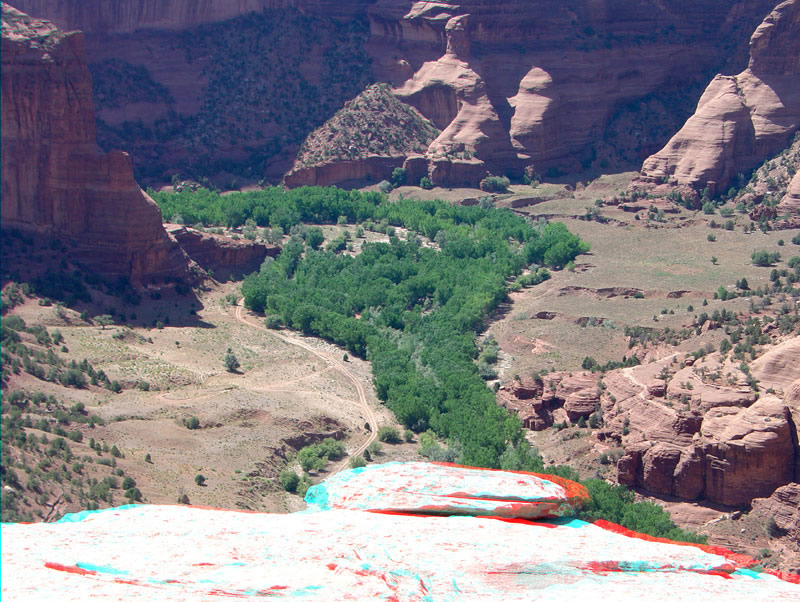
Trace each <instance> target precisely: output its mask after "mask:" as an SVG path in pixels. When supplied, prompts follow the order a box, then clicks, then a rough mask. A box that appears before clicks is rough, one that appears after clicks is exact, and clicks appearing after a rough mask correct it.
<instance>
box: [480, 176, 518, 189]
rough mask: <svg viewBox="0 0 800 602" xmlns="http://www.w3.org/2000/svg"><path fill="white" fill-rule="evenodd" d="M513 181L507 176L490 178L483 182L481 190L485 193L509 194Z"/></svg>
mask: <svg viewBox="0 0 800 602" xmlns="http://www.w3.org/2000/svg"><path fill="white" fill-rule="evenodd" d="M510 184H511V181H510V180H509V179H508V178H507V177H505V176H488V177H486V178H484V179H483V180H481V183H480V189H481V190H483V191H484V192H508V187H509V185H510Z"/></svg>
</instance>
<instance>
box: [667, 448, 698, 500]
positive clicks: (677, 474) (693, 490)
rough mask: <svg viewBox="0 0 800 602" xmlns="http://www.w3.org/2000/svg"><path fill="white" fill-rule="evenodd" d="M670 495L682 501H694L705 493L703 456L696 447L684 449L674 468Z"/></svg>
mask: <svg viewBox="0 0 800 602" xmlns="http://www.w3.org/2000/svg"><path fill="white" fill-rule="evenodd" d="M673 475H674V478H673V482H672V495H675V496H677V497H679V498H682V499H684V500H696V499H699V498H701V497H702V496H703V493H704V491H705V454H704V453H703V450H702V449H701V448H699V447H697V446H693V447H689V448H684V449H683V450H682V451H681V459H680V461H679V462H678V465H677V466H676V467H675V471H674V473H673Z"/></svg>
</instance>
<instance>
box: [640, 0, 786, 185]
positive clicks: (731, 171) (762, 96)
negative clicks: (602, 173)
mask: <svg viewBox="0 0 800 602" xmlns="http://www.w3.org/2000/svg"><path fill="white" fill-rule="evenodd" d="M798 82H800V0H787V1H785V2H781V3H780V4H778V5H777V6H776V7H775V9H774V10H773V11H772V12H771V13H770V14H769V15H768V16H767V17H766V19H764V21H763V23H761V25H760V26H759V27H758V28H757V29H756V31H755V33H754V34H753V36H752V37H751V39H750V62H749V65H748V67H747V69H745V70H744V71H743V72H741V73H739V74H738V75H733V76H726V75H717V76H716V77H715V78H714V79H713V80H712V81H711V83H710V84H709V86H708V88H706V91H705V93H704V94H703V96H702V97H701V98H700V101H699V102H698V105H697V110H696V111H695V114H694V115H692V117H690V118H689V120H688V121H687V122H686V124H685V125H684V126H683V128H681V130H680V131H679V132H678V133H677V134H675V136H674V137H673V138H672V139H671V140H670V141H669V142H668V143H667V145H666V146H665V147H664V148H663V149H662V150H661V151H659V152H658V153H656V154H655V155H653V156H651V157H650V158H648V159H647V160H646V161H645V162H644V164H643V165H642V169H641V180H642V181H643V182H645V183H649V184H661V183H667V182H668V183H670V184H672V185H678V186H685V187H688V188H689V189H694V190H699V189H701V188H703V187H705V186H708V187H709V188H710V190H711V192H712V193H716V192H719V191H723V190H725V189H726V188H727V187H728V186H729V185H730V182H731V181H732V179H733V178H735V177H736V175H737V174H739V173H741V172H746V171H747V170H749V169H751V168H753V167H755V166H756V165H757V164H758V163H759V162H760V161H762V160H764V159H766V158H767V157H769V156H771V155H773V154H775V153H776V152H778V151H779V150H781V149H782V148H784V147H785V146H786V145H787V144H788V142H789V139H790V138H791V135H792V134H793V133H794V132H795V131H797V129H798V127H800V83H798Z"/></svg>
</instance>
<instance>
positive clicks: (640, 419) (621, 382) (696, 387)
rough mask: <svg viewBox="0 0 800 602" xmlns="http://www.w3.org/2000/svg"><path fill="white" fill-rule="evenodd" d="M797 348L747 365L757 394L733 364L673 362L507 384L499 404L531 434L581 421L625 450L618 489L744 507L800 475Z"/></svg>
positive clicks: (789, 346) (798, 341) (792, 345)
mask: <svg viewBox="0 0 800 602" xmlns="http://www.w3.org/2000/svg"><path fill="white" fill-rule="evenodd" d="M798 345H800V337H792V338H789V339H788V340H785V341H784V342H782V343H780V344H778V345H776V346H774V347H773V348H772V349H770V350H769V351H767V352H766V353H764V354H763V355H762V356H761V357H760V358H759V359H758V360H756V361H755V362H753V365H752V372H751V374H752V376H753V377H755V378H757V379H758V381H759V382H758V386H759V390H760V392H758V393H757V392H756V391H754V390H753V388H752V387H751V386H750V384H751V382H752V381H750V380H749V377H748V375H747V374H745V373H743V372H741V370H740V369H739V367H738V362H734V361H733V360H730V359H729V360H726V361H725V362H720V361H719V357H718V355H717V354H715V355H714V357H712V358H706V359H704V360H702V361H694V358H693V357H692V356H686V357H684V358H683V361H679V358H678V357H677V355H676V354H673V355H670V356H668V357H666V358H664V359H660V360H656V361H652V362H649V361H648V362H645V363H643V364H642V365H639V366H635V367H630V368H621V369H616V370H612V371H609V372H607V373H605V374H603V375H601V374H600V373H592V372H575V373H558V372H554V373H550V374H545V375H542V376H541V377H539V378H537V379H535V380H534V379H527V378H523V379H520V380H513V381H511V382H509V383H507V384H504V385H502V386H501V387H500V389H499V390H498V392H497V400H498V403H499V404H500V405H501V406H502V407H505V408H506V409H507V410H508V411H509V412H511V413H513V414H516V415H517V416H518V417H519V418H520V420H522V422H523V425H524V426H525V427H526V428H529V429H532V430H543V429H546V428H549V427H551V426H553V424H557V423H559V422H561V423H563V421H568V422H570V423H573V424H575V423H577V422H579V421H581V420H584V421H586V423H587V426H588V427H590V428H592V427H593V430H590V431H589V432H594V433H595V435H596V437H597V438H598V439H599V440H601V441H608V442H614V443H616V444H618V445H620V446H622V447H623V449H624V454H623V455H622V457H621V458H620V459H619V462H618V464H617V478H618V480H619V482H620V483H623V484H625V485H629V486H631V487H636V488H638V489H640V490H643V491H646V492H649V493H652V494H657V495H667V496H675V497H677V498H681V499H685V500H707V501H710V502H714V503H719V504H723V505H726V506H736V507H744V506H747V505H748V504H749V503H750V502H751V500H753V498H757V497H768V496H770V495H771V494H772V492H773V491H775V489H776V488H778V487H781V486H783V485H786V484H787V483H792V482H796V481H797V479H798V478H799V477H800V447H799V446H798V436H797V424H798V423H800V365H798V357H800V353H799V352H798ZM715 374H719V375H724V377H723V376H720V377H717V376H713V375H715ZM767 390H769V391H775V394H772V393H765V392H764V391H767Z"/></svg>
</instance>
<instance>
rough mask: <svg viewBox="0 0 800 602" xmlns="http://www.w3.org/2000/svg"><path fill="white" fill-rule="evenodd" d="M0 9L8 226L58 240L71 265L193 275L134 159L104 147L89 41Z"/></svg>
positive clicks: (130, 273) (128, 273)
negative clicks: (136, 174)
mask: <svg viewBox="0 0 800 602" xmlns="http://www.w3.org/2000/svg"><path fill="white" fill-rule="evenodd" d="M2 11H3V29H2V149H3V153H2V225H3V227H4V228H17V229H20V230H27V231H33V232H38V233H44V234H47V235H51V236H53V237H56V238H60V239H62V240H64V241H66V242H67V243H68V244H69V245H70V246H71V250H70V254H71V256H72V257H73V258H75V259H77V260H78V261H80V262H82V263H84V264H86V265H88V266H90V267H91V268H93V269H94V270H96V271H97V272H99V273H102V274H105V275H107V276H114V277H120V276H122V277H126V278H129V279H130V280H131V281H132V282H133V283H134V284H141V283H144V282H146V281H150V280H163V279H166V278H176V277H183V276H184V275H186V271H187V267H188V259H187V257H186V256H185V254H184V253H183V252H182V251H181V250H180V248H179V247H178V245H177V244H176V243H175V241H174V240H172V239H170V238H169V237H168V235H167V233H166V232H165V231H164V228H163V227H162V225H161V212H160V211H159V209H158V207H157V206H156V204H155V203H154V202H153V201H152V199H150V198H149V197H148V196H147V195H146V194H145V193H144V192H143V191H142V190H141V188H139V186H138V185H137V184H136V182H135V181H134V179H133V172H132V169H131V162H130V159H129V157H128V155H127V154H125V153H123V152H121V151H113V152H110V153H107V154H106V153H103V152H101V151H100V149H99V148H98V147H97V143H96V141H95V123H94V110H93V105H92V88H91V77H90V75H89V71H88V69H87V67H86V56H85V54H84V48H83V36H82V34H81V33H79V32H73V33H64V32H62V31H60V30H59V29H57V28H56V27H55V26H54V25H52V24H51V23H49V22H47V21H42V20H38V19H32V18H30V17H28V16H27V15H25V14H23V13H21V12H19V11H18V10H16V9H14V8H11V7H9V6H8V5H6V4H3V7H2Z"/></svg>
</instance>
